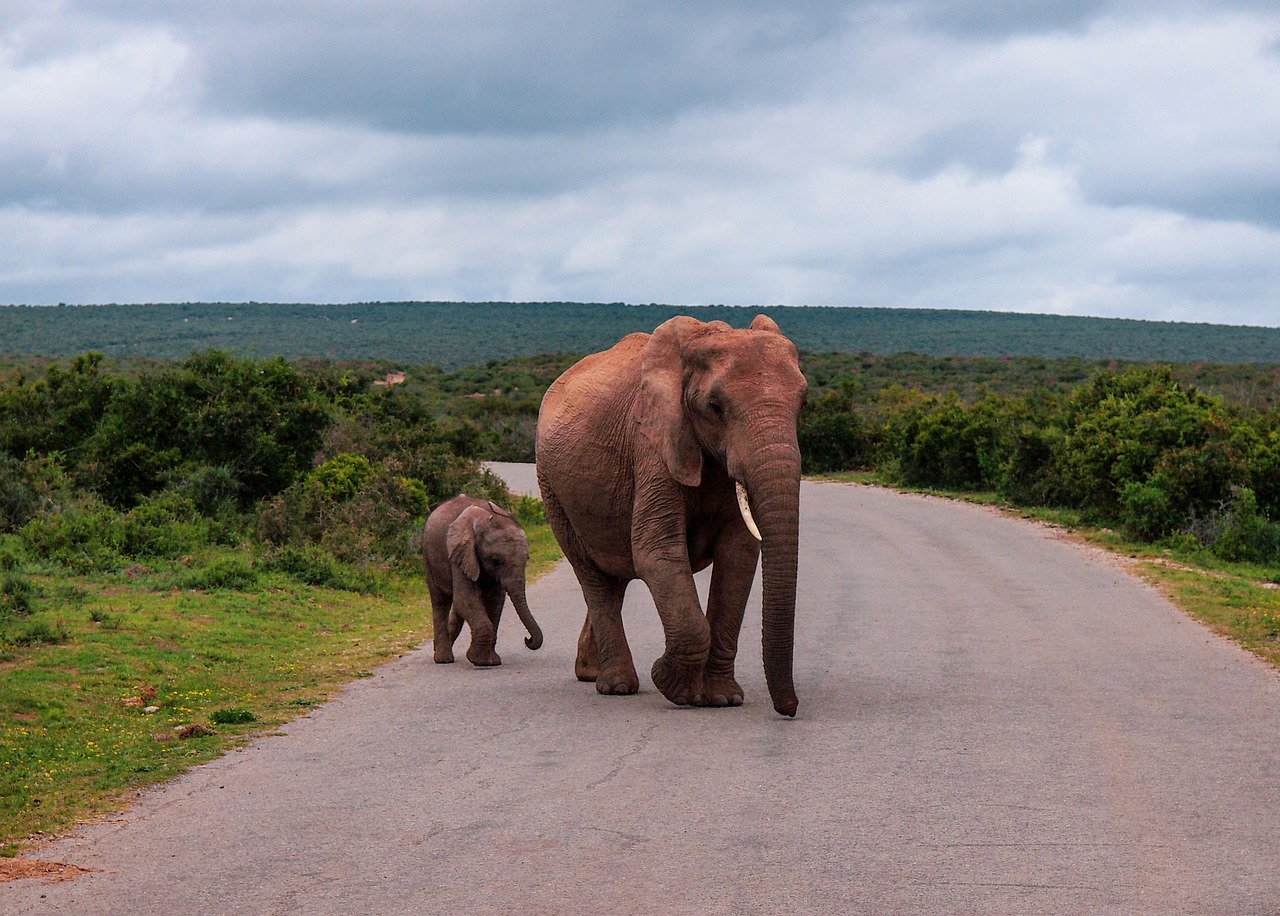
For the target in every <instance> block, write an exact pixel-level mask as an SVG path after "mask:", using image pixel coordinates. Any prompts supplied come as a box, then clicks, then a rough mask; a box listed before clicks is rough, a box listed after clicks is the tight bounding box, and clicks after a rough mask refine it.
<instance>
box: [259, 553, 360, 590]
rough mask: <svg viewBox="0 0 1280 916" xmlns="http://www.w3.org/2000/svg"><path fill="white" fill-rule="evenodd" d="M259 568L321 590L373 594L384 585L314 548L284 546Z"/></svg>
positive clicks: (268, 556)
mask: <svg viewBox="0 0 1280 916" xmlns="http://www.w3.org/2000/svg"><path fill="white" fill-rule="evenodd" d="M262 566H263V568H264V569H268V570H272V571H276V572H281V573H283V574H285V575H287V576H288V577H289V578H291V579H293V580H294V581H295V582H300V583H301V584H303V585H314V586H319V587H322V588H335V589H340V590H342V591H348V592H362V593H366V594H376V593H378V592H380V591H381V590H382V585H383V583H382V580H381V579H380V577H378V576H377V575H374V574H373V573H370V572H367V571H366V572H360V571H357V570H354V569H352V568H350V567H349V566H346V565H345V564H343V563H340V562H338V561H337V560H336V559H334V557H333V555H332V554H330V553H327V552H326V551H324V550H322V549H320V548H319V547H315V546H305V547H285V548H283V549H281V550H279V551H276V552H274V553H271V554H268V555H267V556H266V557H265V558H264V559H263V562H262Z"/></svg>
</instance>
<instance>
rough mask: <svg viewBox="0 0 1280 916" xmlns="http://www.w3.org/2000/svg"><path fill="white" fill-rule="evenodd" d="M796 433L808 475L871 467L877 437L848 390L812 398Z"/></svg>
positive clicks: (804, 467) (804, 468)
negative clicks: (856, 406)
mask: <svg viewBox="0 0 1280 916" xmlns="http://www.w3.org/2000/svg"><path fill="white" fill-rule="evenodd" d="M796 434H797V437H798V439H799V442H800V455H801V458H802V463H803V470H804V472H805V473H806V474H821V473H825V472H828V471H843V470H856V469H859V468H865V467H869V466H870V465H871V463H872V460H873V454H874V451H875V446H876V437H875V436H874V435H873V433H872V432H871V429H870V427H869V425H868V424H867V423H866V422H865V421H864V420H863V418H862V415H861V414H860V413H859V412H858V410H857V408H855V406H854V404H853V399H852V396H851V394H850V393H849V392H848V391H847V390H842V391H834V392H829V393H827V394H826V395H823V396H822V397H819V398H813V399H810V401H809V403H807V404H806V405H805V408H804V410H803V411H801V413H800V419H799V422H798V424H797V428H796Z"/></svg>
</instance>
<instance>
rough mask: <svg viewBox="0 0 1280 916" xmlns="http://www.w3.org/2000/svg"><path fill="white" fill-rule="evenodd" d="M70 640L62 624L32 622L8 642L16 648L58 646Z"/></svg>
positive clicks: (43, 621) (41, 621)
mask: <svg viewBox="0 0 1280 916" xmlns="http://www.w3.org/2000/svg"><path fill="white" fill-rule="evenodd" d="M68 638H69V634H68V633H67V630H66V628H65V627H63V626H62V625H61V624H58V623H50V622H49V621H47V620H32V621H30V622H29V623H27V624H25V625H23V626H22V627H21V628H19V629H18V630H17V631H16V632H15V633H14V634H13V635H12V636H10V637H8V641H9V642H10V643H12V644H13V645H15V646H40V645H49V646H56V645H60V644H62V643H65V642H66V641H67V639H68Z"/></svg>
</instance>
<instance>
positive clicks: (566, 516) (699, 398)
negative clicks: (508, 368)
mask: <svg viewBox="0 0 1280 916" xmlns="http://www.w3.org/2000/svg"><path fill="white" fill-rule="evenodd" d="M806 387H807V384H806V382H805V378H804V376H803V375H802V374H801V372H800V363H799V357H798V354H797V352H796V348H795V345H794V344H793V343H792V342H791V341H790V340H788V339H787V338H786V337H785V336H784V335H783V334H782V332H781V331H780V330H779V329H778V326H777V324H775V323H774V321H773V320H772V319H771V318H769V317H768V316H765V315H760V316H758V317H757V318H756V319H755V320H754V321H753V322H752V323H751V328H750V330H735V329H733V328H731V327H729V325H727V324H725V323H724V322H721V321H713V322H710V323H705V324H704V323H703V322H701V321H698V320H696V319H694V318H690V317H687V316H680V317H677V318H672V319H671V320H669V321H667V322H665V323H664V324H662V325H661V326H660V327H659V328H658V329H657V330H656V331H654V333H653V334H652V335H650V334H631V335H629V336H628V337H625V338H623V339H622V340H621V341H620V342H619V343H618V344H617V345H615V346H614V347H613V348H611V349H609V350H606V351H604V352H602V353H596V354H594V355H591V356H588V357H586V358H585V359H583V360H582V361H580V362H578V363H577V364H575V365H574V366H572V367H570V368H569V369H568V370H567V371H566V372H565V373H564V374H563V375H562V376H560V378H559V379H557V380H556V381H555V382H554V383H553V384H552V385H551V387H550V388H549V389H548V390H547V394H546V396H545V397H544V399H543V401H542V409H541V412H540V413H539V416H538V450H537V470H538V485H539V488H540V489H541V491H542V497H543V501H544V502H545V504H546V509H547V517H548V520H549V521H550V523H551V527H552V529H553V530H554V531H555V535H556V538H557V540H559V542H560V546H561V547H562V548H563V550H564V553H565V556H566V557H568V559H569V562H570V564H572V566H573V569H574V572H575V573H576V574H577V576H578V581H579V583H580V584H581V586H582V593H583V596H584V597H585V599H586V604H587V619H586V622H585V623H584V624H583V628H582V633H581V636H580V637H579V640H578V656H577V662H576V664H575V670H576V673H577V675H578V678H579V679H580V680H594V681H595V683H596V689H597V690H598V691H599V692H601V693H605V694H630V693H635V692H636V690H637V689H638V688H639V680H638V678H637V676H636V670H635V663H634V662H633V661H632V658H631V650H630V647H629V646H628V645H627V639H626V634H625V632H624V631H623V627H622V598H623V593H624V591H625V589H626V586H627V583H628V582H629V581H631V580H632V579H642V580H644V582H645V584H646V585H647V586H648V587H649V591H650V592H651V593H652V594H653V600H654V603H655V605H657V608H658V614H659V616H660V617H661V618H662V627H663V631H664V634H665V637H666V651H665V652H664V653H663V655H662V656H661V657H659V658H658V660H657V661H656V662H654V665H653V672H652V673H653V682H654V684H655V685H656V686H657V688H658V689H659V690H660V691H661V692H662V695H663V696H665V697H666V698H667V699H668V700H670V701H671V702H673V703H676V704H678V705H694V706H739V705H741V704H742V700H743V694H742V687H741V686H740V685H739V684H738V682H737V680H736V679H735V677H734V660H735V658H736V656H737V652H738V635H739V631H740V630H741V629H742V617H743V612H744V610H745V608H746V603H747V597H748V595H749V593H750V591H751V583H752V580H753V579H754V578H755V570H756V564H757V562H758V560H759V558H760V556H761V553H762V552H763V556H764V566H763V578H764V599H763V608H762V610H763V616H764V632H763V646H764V670H765V678H766V680H767V683H768V685H769V694H770V696H771V698H772V700H773V707H774V709H776V710H777V711H778V712H780V713H782V714H783V715H786V716H794V715H795V713H796V707H797V705H798V702H797V699H796V693H795V686H794V684H793V682H792V673H791V669H792V647H793V643H794V626H795V597H796V554H797V549H798V528H799V512H800V450H799V447H798V445H797V443H796V420H797V417H798V415H799V413H800V408H801V406H802V405H803V403H804V397H805V389H806ZM753 517H754V520H753ZM708 565H712V567H713V569H712V576H711V590H710V593H709V595H708V598H707V608H706V613H705V615H704V614H703V613H702V609H701V607H700V605H699V600H698V592H697V589H696V587H695V585H694V581H693V573H695V572H697V571H699V570H702V569H705V568H706V567H707V566H708Z"/></svg>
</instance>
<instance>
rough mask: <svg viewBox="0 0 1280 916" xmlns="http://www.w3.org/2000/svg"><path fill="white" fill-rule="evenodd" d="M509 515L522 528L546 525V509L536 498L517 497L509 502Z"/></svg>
mask: <svg viewBox="0 0 1280 916" xmlns="http://www.w3.org/2000/svg"><path fill="white" fill-rule="evenodd" d="M511 514H512V515H514V516H515V517H516V521H518V522H519V523H520V525H521V526H522V527H524V528H532V527H535V526H537V525H545V524H546V523H547V507H546V506H545V505H544V504H543V502H542V500H540V499H538V498H537V497H536V496H517V497H515V498H514V499H513V500H512V501H511Z"/></svg>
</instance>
